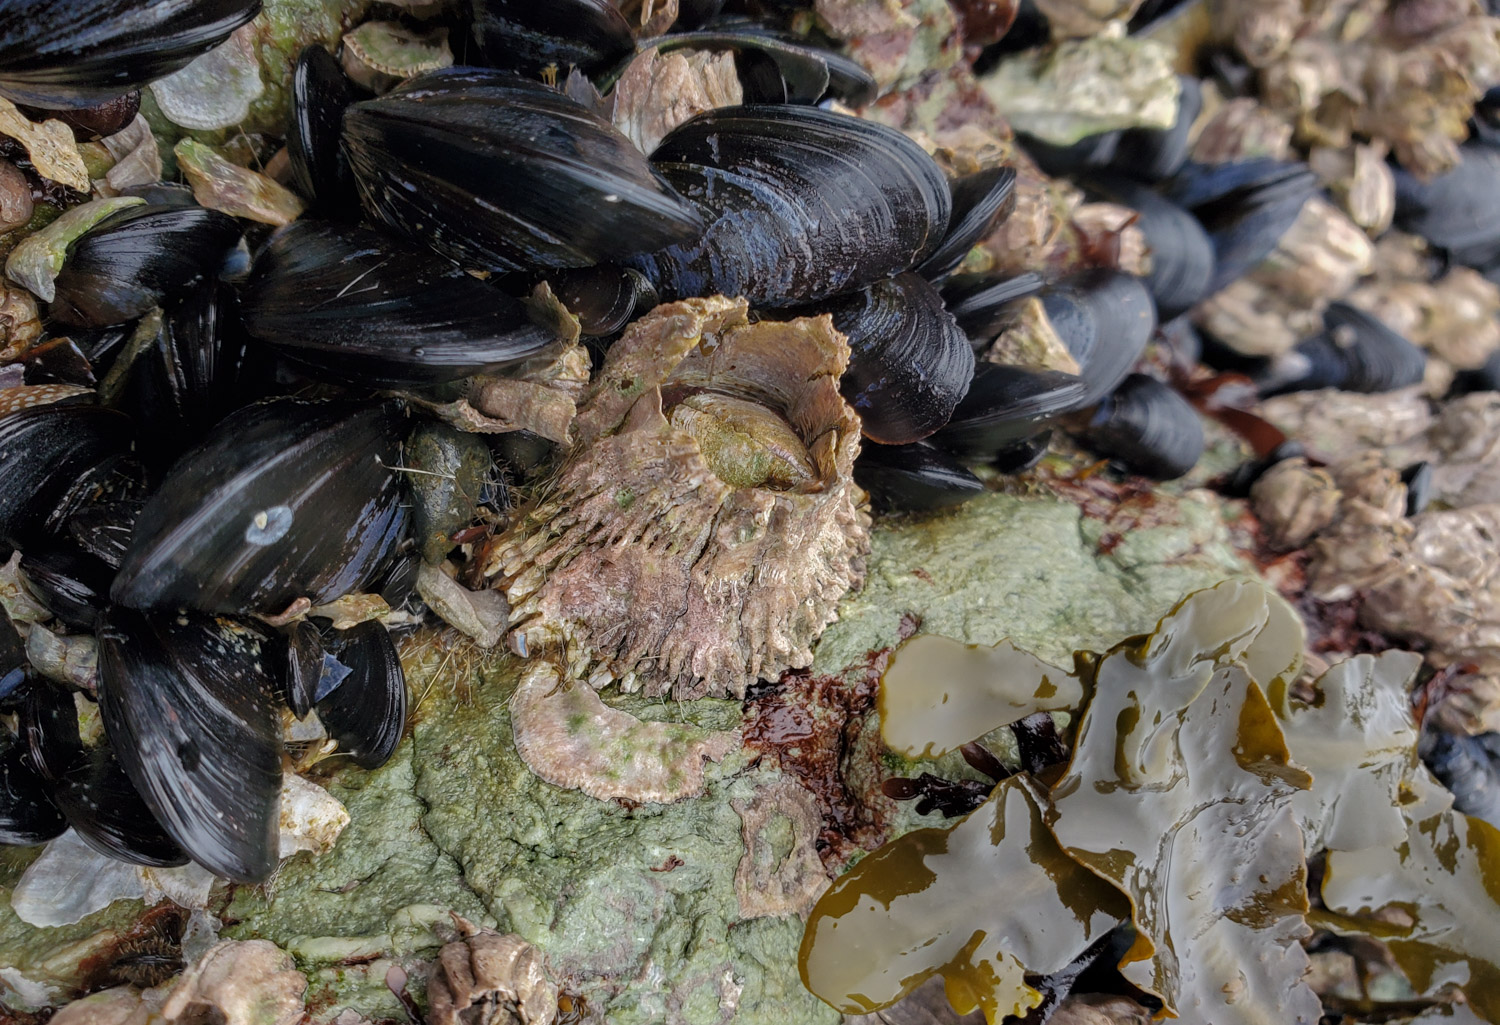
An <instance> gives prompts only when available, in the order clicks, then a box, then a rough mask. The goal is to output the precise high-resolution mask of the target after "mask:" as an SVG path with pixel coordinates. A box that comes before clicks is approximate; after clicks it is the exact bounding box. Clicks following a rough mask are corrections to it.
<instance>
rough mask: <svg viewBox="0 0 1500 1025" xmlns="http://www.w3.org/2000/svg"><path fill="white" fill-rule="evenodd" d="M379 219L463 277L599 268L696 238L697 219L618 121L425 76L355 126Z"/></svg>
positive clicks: (464, 74)
mask: <svg viewBox="0 0 1500 1025" xmlns="http://www.w3.org/2000/svg"><path fill="white" fill-rule="evenodd" d="M344 146H345V149H346V152H347V153H348V155H349V160H350V164H351V166H352V167H353V168H354V175H355V178H356V180H357V181H358V183H359V191H360V196H361V198H362V199H363V202H364V207H365V210H366V211H367V212H368V213H369V214H370V216H371V217H373V218H374V219H376V220H378V221H382V222H384V223H386V224H388V225H390V226H391V227H393V228H395V229H396V230H397V231H399V232H401V233H403V234H405V235H406V236H408V237H409V238H411V239H413V240H415V241H416V242H419V243H422V244H430V245H433V246H435V247H436V248H438V249H440V250H443V251H444V252H446V253H448V254H449V255H451V256H454V257H456V258H459V259H460V260H461V261H462V262H463V263H464V264H465V265H466V266H478V267H480V268H483V269H488V270H522V269H528V270H534V269H536V268H538V267H543V268H550V267H588V266H592V265H593V264H596V263H601V262H604V261H606V260H616V259H619V258H622V257H625V256H628V255H630V254H632V253H640V252H649V251H651V250H654V249H659V248H661V247H663V246H667V245H672V244H674V243H680V242H686V241H688V240H690V239H693V238H696V237H697V236H698V234H699V232H701V231H702V229H703V223H702V220H701V219H700V217H699V216H698V214H697V212H696V211H695V210H694V209H693V208H692V207H691V206H690V205H689V204H687V203H685V202H683V200H682V198H681V197H680V196H678V195H676V194H675V193H674V192H672V190H671V189H670V188H668V187H667V186H666V185H664V184H663V183H662V181H661V180H660V179H659V178H658V177H656V176H655V175H654V174H653V173H652V170H651V166H650V164H649V163H647V161H646V158H645V157H644V156H642V155H641V153H640V152H639V151H638V150H637V149H636V148H635V147H634V146H633V145H632V144H631V142H630V140H629V139H627V138H625V136H623V135H621V134H620V133H619V132H618V131H616V130H615V128H614V127H613V126H612V125H610V124H609V123H608V122H607V121H604V120H603V119H601V118H600V117H599V116H598V115H596V114H594V113H593V112H592V111H590V110H588V109H586V108H584V107H583V106H582V105H580V104H578V103H576V102H575V101H573V100H571V99H569V98H568V97H566V96H564V95H562V94H561V93H558V92H555V91H553V90H552V89H549V88H547V87H546V86H544V85H541V84H540V83H538V82H532V81H528V80H526V79H523V78H520V77H518V76H515V75H511V74H508V73H505V72H498V71H486V70H483V69H476V68H449V69H446V70H443V71H433V72H429V73H427V74H424V75H418V76H417V77H416V78H413V79H411V80H409V81H408V82H406V83H405V84H403V85H401V86H399V87H398V88H397V89H395V90H394V91H392V92H390V93H388V94H387V95H385V96H382V97H380V98H379V99H376V100H365V101H363V102H361V103H356V104H354V105H353V106H352V107H350V108H349V109H348V111H347V112H346V113H345V115H344Z"/></svg>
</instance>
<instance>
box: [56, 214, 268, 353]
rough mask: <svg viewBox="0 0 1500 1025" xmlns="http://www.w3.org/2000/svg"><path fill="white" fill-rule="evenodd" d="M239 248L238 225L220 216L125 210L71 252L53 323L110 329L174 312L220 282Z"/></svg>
mask: <svg viewBox="0 0 1500 1025" xmlns="http://www.w3.org/2000/svg"><path fill="white" fill-rule="evenodd" d="M239 242H240V229H239V225H238V224H236V223H235V220H234V218H232V217H230V216H228V215H226V214H222V213H219V212H218V211H217V210H205V209H203V208H202V207H198V206H158V205H155V204H150V203H148V204H147V205H146V206H133V207H129V208H127V209H125V210H121V211H119V212H117V213H115V214H112V215H110V216H109V217H106V218H105V219H104V220H102V221H100V222H99V223H98V224H97V225H96V226H95V227H93V228H91V229H90V230H89V231H88V232H86V233H85V234H84V235H82V236H81V237H80V238H78V239H77V240H76V241H75V242H73V244H72V245H71V246H69V247H68V255H67V259H66V261H65V262H64V263H63V269H62V271H61V273H59V274H58V275H57V280H56V282H55V283H54V287H55V289H56V295H55V298H54V300H53V302H52V304H51V306H50V307H49V311H50V313H51V316H52V319H53V320H55V321H57V322H58V323H60V324H66V325H69V326H76V327H106V326H108V325H110V324H122V323H124V322H125V321H127V320H134V319H135V318H136V317H139V316H141V315H142V314H144V313H147V312H149V311H150V310H151V309H153V308H154V307H158V306H160V307H167V306H170V305H172V304H173V303H174V302H176V301H180V300H181V299H183V298H184V297H185V296H187V295H189V294H190V293H191V292H192V291H194V290H195V289H197V288H198V287H200V286H202V285H203V284H204V283H205V282H207V281H209V280H211V279H213V278H215V277H217V276H218V275H219V272H220V271H221V270H222V269H223V268H224V266H225V262H226V260H228V259H229V257H230V254H231V253H232V252H233V251H234V249H235V247H236V246H237V245H239Z"/></svg>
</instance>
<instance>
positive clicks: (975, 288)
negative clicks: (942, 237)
mask: <svg viewBox="0 0 1500 1025" xmlns="http://www.w3.org/2000/svg"><path fill="white" fill-rule="evenodd" d="M1042 285H1043V281H1042V278H1041V275H1039V274H1033V273H1031V272H1030V271H1027V272H1026V273H1024V274H1016V275H1014V276H1010V277H999V278H997V277H995V276H993V275H990V274H961V275H959V276H958V277H954V278H949V279H948V280H947V281H945V282H943V287H942V289H941V291H942V296H943V305H945V306H946V307H947V308H948V312H949V313H951V314H953V319H954V320H956V321H958V326H959V327H960V328H962V329H963V332H964V334H966V335H968V336H969V342H970V343H971V344H972V345H973V346H974V348H975V350H976V351H979V352H983V351H984V350H985V349H987V348H988V347H989V345H990V343H991V342H993V341H994V340H995V337H996V336H997V335H999V334H1000V332H1001V331H1003V330H1005V327H1006V325H1007V324H1009V323H1010V321H1011V320H1012V316H1013V314H1012V310H1013V309H1014V307H1013V306H1012V303H1013V302H1014V301H1015V300H1017V299H1024V298H1025V297H1026V296H1028V295H1035V294H1036V293H1037V292H1039V291H1041V289H1042Z"/></svg>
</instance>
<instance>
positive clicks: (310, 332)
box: [240, 221, 557, 387]
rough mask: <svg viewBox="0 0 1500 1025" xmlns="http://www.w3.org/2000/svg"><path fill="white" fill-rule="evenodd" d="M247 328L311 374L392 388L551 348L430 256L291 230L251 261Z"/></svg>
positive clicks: (501, 295)
mask: <svg viewBox="0 0 1500 1025" xmlns="http://www.w3.org/2000/svg"><path fill="white" fill-rule="evenodd" d="M240 312H241V316H242V317H243V319H244V323H245V329H246V330H247V331H248V332H249V333H250V335H251V336H252V337H254V338H257V339H259V340H260V341H262V342H265V343H266V344H268V345H270V346H272V347H273V348H274V349H275V350H276V351H277V352H278V353H280V354H281V355H283V356H285V357H286V358H287V359H290V360H292V361H294V362H296V363H299V364H301V365H302V366H304V367H306V368H307V369H308V370H309V371H310V372H311V373H312V374H314V375H315V376H318V377H325V378H332V379H334V380H339V381H352V382H357V383H360V384H368V385H381V386H390V387H400V386H406V385H422V384H435V383H440V382H443V381H452V380H456V379H458V378H460V377H468V376H470V375H472V374H478V373H485V372H489V371H494V370H500V369H502V368H504V367H507V366H510V365H511V364H514V363H517V362H520V361H521V360H524V359H528V358H529V357H531V356H535V355H536V354H537V353H539V352H541V351H542V350H543V349H545V348H546V347H547V346H549V345H551V344H552V343H553V342H555V341H556V340H557V336H556V335H555V334H554V333H553V332H551V331H549V330H547V329H546V328H543V327H540V326H538V325H537V324H535V323H533V322H532V321H531V320H530V318H528V317H527V315H526V309H525V307H523V306H522V305H521V303H520V302H519V301H518V300H516V299H514V298H512V297H511V296H509V295H507V294H506V293H505V292H503V291H501V290H500V289H499V288H496V287H494V286H492V285H489V284H486V283H485V282H482V281H479V280H478V279H476V278H474V277H472V276H470V275H468V274H466V273H464V272H463V271H462V270H460V269H459V268H458V267H457V266H456V265H454V264H453V263H452V262H450V261H448V260H445V259H443V258H442V257H440V256H438V255H437V254H435V253H433V252H432V251H430V250H426V249H421V248H416V247H413V246H410V245H407V244H405V243H403V242H400V241H396V240H392V239H390V238H387V237H385V236H383V235H380V234H378V233H376V232H373V231H370V230H368V229H366V228H359V227H355V226H354V225H346V224H336V223H332V222H319V221H294V222H293V223H291V224H289V225H287V226H286V227H285V228H282V229H281V230H280V231H278V232H277V233H276V234H275V235H274V236H272V238H271V241H270V244H268V245H267V246H266V248H265V249H264V250H263V251H262V252H261V253H260V254H259V255H258V256H257V257H256V258H255V263H254V264H253V265H252V267H251V271H250V277H249V280H247V281H246V283H245V286H244V288H243V289H242V291H241V293H240Z"/></svg>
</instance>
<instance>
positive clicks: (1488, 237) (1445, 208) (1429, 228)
mask: <svg viewBox="0 0 1500 1025" xmlns="http://www.w3.org/2000/svg"><path fill="white" fill-rule="evenodd" d="M1459 152H1460V154H1461V155H1462V158H1463V159H1462V160H1461V162H1460V163H1459V164H1458V166H1457V167H1455V168H1453V170H1451V171H1448V172H1447V173H1445V174H1440V175H1438V176H1437V177H1436V178H1433V179H1432V180H1431V181H1426V182H1424V181H1422V180H1421V179H1419V178H1417V177H1416V176H1415V175H1413V174H1412V173H1410V172H1409V171H1405V170H1402V169H1401V168H1399V167H1397V168H1394V169H1393V171H1394V174H1395V176H1396V225H1397V227H1399V228H1401V229H1402V230H1403V231H1409V232H1411V233H1412V234H1414V235H1420V236H1422V238H1424V239H1426V240H1427V241H1428V242H1430V243H1431V244H1432V245H1433V246H1435V247H1437V248H1438V249H1443V250H1446V251H1447V253H1448V255H1449V257H1450V258H1451V259H1452V260H1453V261H1454V262H1455V263H1460V264H1463V265H1465V266H1468V267H1474V268H1477V269H1479V270H1487V269H1488V268H1489V267H1491V266H1492V265H1493V264H1495V263H1496V262H1500V204H1497V203H1496V202H1495V197H1496V196H1497V195H1500V149H1496V148H1494V147H1492V146H1488V145H1484V144H1482V143H1469V144H1467V145H1465V146H1462V147H1460V149H1459Z"/></svg>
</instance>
